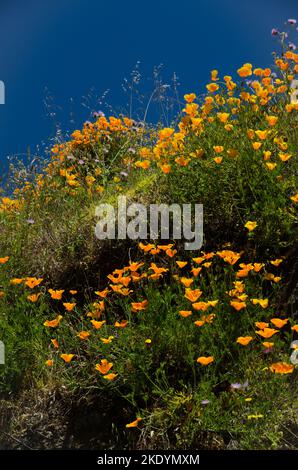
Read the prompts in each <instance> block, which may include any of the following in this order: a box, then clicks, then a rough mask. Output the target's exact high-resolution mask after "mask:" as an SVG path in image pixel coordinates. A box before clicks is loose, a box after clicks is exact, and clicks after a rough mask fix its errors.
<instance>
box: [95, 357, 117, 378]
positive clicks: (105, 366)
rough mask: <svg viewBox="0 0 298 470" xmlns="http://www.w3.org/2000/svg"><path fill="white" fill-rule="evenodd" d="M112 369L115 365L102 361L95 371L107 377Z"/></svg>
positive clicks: (105, 360)
mask: <svg viewBox="0 0 298 470" xmlns="http://www.w3.org/2000/svg"><path fill="white" fill-rule="evenodd" d="M112 367H113V363H112V362H109V361H108V360H107V359H102V360H101V361H100V364H96V365H95V369H96V370H98V371H99V372H100V373H101V374H103V375H106V374H107V373H108V372H109V370H110V369H111V368H112Z"/></svg>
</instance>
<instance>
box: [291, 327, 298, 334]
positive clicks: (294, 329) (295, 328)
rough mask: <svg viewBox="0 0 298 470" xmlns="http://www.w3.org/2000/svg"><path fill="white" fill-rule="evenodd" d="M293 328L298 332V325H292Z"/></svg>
mask: <svg viewBox="0 0 298 470" xmlns="http://www.w3.org/2000/svg"><path fill="white" fill-rule="evenodd" d="M291 330H293V331H296V333H298V325H294V326H292V328H291Z"/></svg>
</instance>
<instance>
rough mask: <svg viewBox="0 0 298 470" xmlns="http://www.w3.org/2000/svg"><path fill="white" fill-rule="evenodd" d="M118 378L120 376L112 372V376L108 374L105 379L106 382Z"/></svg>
mask: <svg viewBox="0 0 298 470" xmlns="http://www.w3.org/2000/svg"><path fill="white" fill-rule="evenodd" d="M117 376H118V374H114V373H113V372H111V373H110V374H107V375H104V376H103V378H104V379H105V380H110V381H112V380H114V379H115V378H116V377H117Z"/></svg>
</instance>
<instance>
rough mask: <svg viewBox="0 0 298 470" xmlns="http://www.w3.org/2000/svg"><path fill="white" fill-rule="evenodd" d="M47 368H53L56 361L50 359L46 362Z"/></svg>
mask: <svg viewBox="0 0 298 470" xmlns="http://www.w3.org/2000/svg"><path fill="white" fill-rule="evenodd" d="M45 364H46V366H48V367H51V366H52V365H53V364H54V361H53V360H52V359H48V360H47V361H46V362H45Z"/></svg>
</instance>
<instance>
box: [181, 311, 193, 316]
mask: <svg viewBox="0 0 298 470" xmlns="http://www.w3.org/2000/svg"><path fill="white" fill-rule="evenodd" d="M179 314H180V315H181V317H184V318H186V317H189V316H190V315H192V311H191V310H180V311H179Z"/></svg>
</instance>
